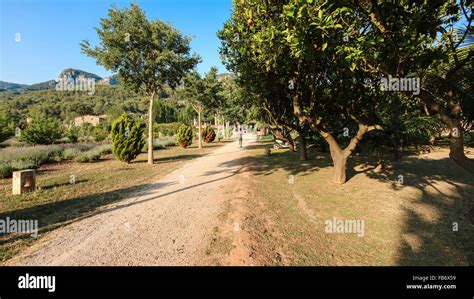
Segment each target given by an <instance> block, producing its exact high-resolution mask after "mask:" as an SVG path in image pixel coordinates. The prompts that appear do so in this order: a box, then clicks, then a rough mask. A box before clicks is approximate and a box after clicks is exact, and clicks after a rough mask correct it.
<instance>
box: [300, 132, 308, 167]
mask: <svg viewBox="0 0 474 299" xmlns="http://www.w3.org/2000/svg"><path fill="white" fill-rule="evenodd" d="M298 138H299V139H300V160H301V161H306V160H308V154H307V152H306V136H305V134H304V133H303V132H300V136H299V137H298Z"/></svg>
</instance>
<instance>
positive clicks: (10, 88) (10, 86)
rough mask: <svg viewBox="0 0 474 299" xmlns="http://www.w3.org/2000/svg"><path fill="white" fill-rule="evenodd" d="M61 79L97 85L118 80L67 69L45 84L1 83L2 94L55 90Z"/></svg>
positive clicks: (115, 83)
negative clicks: (89, 82)
mask: <svg viewBox="0 0 474 299" xmlns="http://www.w3.org/2000/svg"><path fill="white" fill-rule="evenodd" d="M59 78H71V79H74V80H75V79H94V81H95V82H96V84H97V85H117V84H118V80H117V77H116V76H111V77H104V78H102V77H100V76H97V75H96V74H92V73H89V72H86V71H83V70H78V69H72V68H67V69H64V70H63V71H61V73H59V75H58V77H57V78H56V80H55V79H51V80H48V81H45V82H40V83H35V84H31V85H27V84H19V83H11V82H5V81H0V92H2V93H4V92H6V93H12V94H21V93H24V92H27V91H33V90H45V89H54V88H55V86H56V82H57V80H59Z"/></svg>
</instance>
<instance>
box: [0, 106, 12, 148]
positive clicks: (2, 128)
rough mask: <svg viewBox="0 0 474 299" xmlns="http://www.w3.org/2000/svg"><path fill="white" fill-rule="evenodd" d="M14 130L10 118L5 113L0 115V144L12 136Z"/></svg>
mask: <svg viewBox="0 0 474 299" xmlns="http://www.w3.org/2000/svg"><path fill="white" fill-rule="evenodd" d="M13 134H14V130H13V126H12V122H11V118H10V117H9V116H7V115H6V114H5V113H0V142H3V141H5V140H7V139H8V138H10V137H11V136H13Z"/></svg>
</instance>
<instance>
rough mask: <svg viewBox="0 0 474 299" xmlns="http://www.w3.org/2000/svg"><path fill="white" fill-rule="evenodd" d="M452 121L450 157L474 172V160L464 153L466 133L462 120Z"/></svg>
mask: <svg viewBox="0 0 474 299" xmlns="http://www.w3.org/2000/svg"><path fill="white" fill-rule="evenodd" d="M452 123H453V127H452V129H451V138H450V144H449V150H450V151H449V157H450V158H451V159H453V161H454V162H456V164H458V165H459V166H461V167H462V168H464V169H466V170H467V171H469V172H471V173H474V161H473V160H472V159H469V158H468V157H466V155H465V154H464V133H463V129H462V127H461V122H460V121H459V120H453V121H452Z"/></svg>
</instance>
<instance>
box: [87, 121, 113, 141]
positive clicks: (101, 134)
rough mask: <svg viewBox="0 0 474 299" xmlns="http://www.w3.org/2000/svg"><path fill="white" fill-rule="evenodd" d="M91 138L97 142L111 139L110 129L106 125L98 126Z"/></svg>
mask: <svg viewBox="0 0 474 299" xmlns="http://www.w3.org/2000/svg"><path fill="white" fill-rule="evenodd" d="M91 136H92V138H94V140H95V141H97V142H102V141H104V140H105V139H106V138H107V137H109V129H108V127H107V126H106V125H103V124H100V125H97V126H95V127H94V128H93V129H92V131H91Z"/></svg>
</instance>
